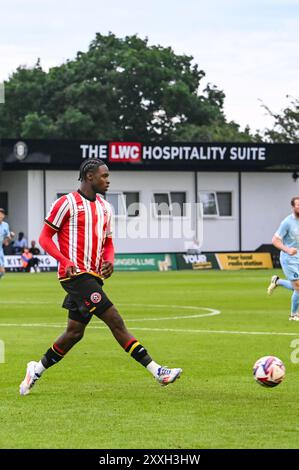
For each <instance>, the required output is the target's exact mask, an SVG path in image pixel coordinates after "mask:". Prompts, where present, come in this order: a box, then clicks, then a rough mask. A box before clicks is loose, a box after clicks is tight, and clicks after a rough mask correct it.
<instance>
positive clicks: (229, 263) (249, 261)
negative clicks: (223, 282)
mask: <svg viewBox="0 0 299 470" xmlns="http://www.w3.org/2000/svg"><path fill="white" fill-rule="evenodd" d="M215 256H216V259H217V261H218V264H219V268H220V269H229V270H232V269H272V268H273V263H272V258H271V255H270V253H216V254H215Z"/></svg>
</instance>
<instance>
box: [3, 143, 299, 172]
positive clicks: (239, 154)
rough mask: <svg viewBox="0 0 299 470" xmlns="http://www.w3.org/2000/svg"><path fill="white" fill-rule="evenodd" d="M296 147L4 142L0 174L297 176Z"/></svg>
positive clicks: (294, 145)
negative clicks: (93, 166)
mask: <svg viewBox="0 0 299 470" xmlns="http://www.w3.org/2000/svg"><path fill="white" fill-rule="evenodd" d="M298 153H299V144H244V143H240V144H238V143H231V144H230V143H194V142H191V143H190V142H184V143H181V142H177V143H146V142H118V141H113V142H109V141H85V140H80V141H66V140H63V141H62V140H32V139H30V140H21V139H20V140H12V139H2V141H1V144H0V157H1V158H0V160H2V162H3V169H4V170H9V169H49V170H51V169H53V170H55V169H56V170H57V169H61V170H77V169H78V167H79V166H80V164H81V163H82V161H85V160H87V159H89V158H97V159H101V160H103V161H105V162H106V163H107V165H108V166H109V168H111V170H117V171H121V170H126V171H132V170H133V171H138V170H154V171H155V170H160V171H163V170H164V171H169V170H183V171H211V170H219V171H221V170H222V171H224V170H226V171H233V170H235V171H256V170H259V171H262V170H264V171H290V170H299V159H298Z"/></svg>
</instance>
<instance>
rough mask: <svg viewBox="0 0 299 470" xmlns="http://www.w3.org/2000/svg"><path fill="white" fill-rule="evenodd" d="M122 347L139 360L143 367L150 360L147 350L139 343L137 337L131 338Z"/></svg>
mask: <svg viewBox="0 0 299 470" xmlns="http://www.w3.org/2000/svg"><path fill="white" fill-rule="evenodd" d="M124 348H125V351H126V352H127V353H129V354H130V355H131V356H132V357H133V358H134V359H135V361H137V362H139V363H140V364H141V365H143V366H144V367H146V366H147V365H148V364H149V363H150V362H152V358H151V357H150V356H149V355H148V353H147V350H146V349H145V348H144V347H143V346H142V344H140V343H139V341H137V339H135V338H132V339H131V340H130V341H129V342H128V343H127V344H126V345H125V346H124Z"/></svg>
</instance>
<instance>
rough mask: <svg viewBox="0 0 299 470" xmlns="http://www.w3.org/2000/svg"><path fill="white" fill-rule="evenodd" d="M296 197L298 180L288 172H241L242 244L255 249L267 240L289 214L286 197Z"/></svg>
mask: <svg viewBox="0 0 299 470" xmlns="http://www.w3.org/2000/svg"><path fill="white" fill-rule="evenodd" d="M293 196H299V180H297V182H295V181H294V180H293V178H292V173H243V174H242V240H243V243H242V247H243V250H255V249H256V248H258V247H259V246H260V245H261V244H262V243H271V239H272V236H273V234H274V233H275V231H276V230H277V228H278V226H279V224H280V222H281V221H282V219H284V218H285V217H286V216H287V215H288V214H290V213H291V206H290V200H291V199H292V197H293Z"/></svg>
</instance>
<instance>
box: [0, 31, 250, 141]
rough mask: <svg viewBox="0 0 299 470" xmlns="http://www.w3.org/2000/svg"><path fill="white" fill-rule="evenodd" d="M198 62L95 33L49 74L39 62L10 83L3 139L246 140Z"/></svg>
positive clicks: (0, 127)
mask: <svg viewBox="0 0 299 470" xmlns="http://www.w3.org/2000/svg"><path fill="white" fill-rule="evenodd" d="M192 60H193V58H192V57H191V56H187V55H177V54H175V53H174V52H173V50H172V49H171V48H170V47H168V48H165V47H161V46H149V45H148V40H147V39H141V38H139V37H138V36H136V35H134V36H127V37H125V38H124V39H121V38H117V37H116V36H115V35H114V34H112V33H110V34H108V35H107V36H103V35H101V34H100V33H97V34H96V37H95V39H94V40H93V41H92V42H91V44H90V46H89V49H88V51H87V52H85V53H83V52H78V53H77V56H76V58H75V59H74V60H68V61H67V62H66V63H64V64H62V65H61V66H58V67H53V68H51V69H50V70H49V72H48V73H46V72H45V71H43V70H42V68H41V66H40V62H39V61H38V62H37V64H36V65H35V67H33V68H31V69H29V68H25V67H19V68H18V69H17V70H16V72H15V73H14V74H13V75H12V76H11V77H10V79H9V80H8V81H7V83H6V103H5V105H3V106H2V108H1V109H0V135H2V136H5V137H13V138H14V137H24V138H25V137H26V138H29V137H33V138H37V137H40V138H45V137H48V138H73V139H75V138H88V139H102V140H106V139H107V140H110V139H122V140H131V139H138V140H144V141H146V140H155V141H157V140H179V139H186V140H215V139H216V140H218V139H219V140H243V138H246V139H247V140H250V139H251V136H250V133H249V130H247V131H245V132H243V133H242V132H240V131H239V126H238V125H237V124H235V123H228V122H227V121H226V119H225V115H224V111H223V103H224V98H225V95H224V93H223V92H222V91H221V90H218V89H217V88H216V87H215V86H211V85H208V86H207V87H206V89H205V90H203V91H202V92H200V85H201V80H202V78H203V77H204V75H205V73H204V72H203V71H202V70H200V69H199V68H198V66H197V65H196V64H193V63H192Z"/></svg>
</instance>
